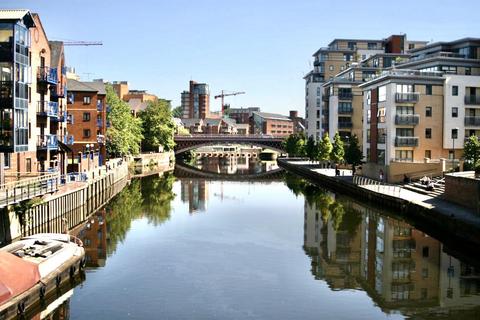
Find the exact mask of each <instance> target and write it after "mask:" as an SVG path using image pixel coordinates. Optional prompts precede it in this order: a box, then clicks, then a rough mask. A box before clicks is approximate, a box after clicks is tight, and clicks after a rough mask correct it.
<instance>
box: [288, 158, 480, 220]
mask: <svg viewBox="0 0 480 320" xmlns="http://www.w3.org/2000/svg"><path fill="white" fill-rule="evenodd" d="M288 163H289V164H293V165H301V166H304V167H311V168H310V170H312V171H314V172H317V173H319V174H323V175H326V176H329V177H334V178H337V179H339V180H343V181H346V182H349V183H352V184H353V177H352V172H351V170H343V169H342V170H340V176H339V177H335V169H322V168H318V165H317V164H314V163H311V162H309V161H289V162H288ZM358 186H359V187H361V188H365V189H369V190H372V191H375V192H378V193H381V194H386V195H389V196H393V197H396V198H400V199H404V200H407V201H409V202H412V203H415V204H418V205H420V206H422V207H425V208H428V209H435V210H436V211H437V212H440V213H442V214H444V215H447V216H449V217H452V218H455V219H458V220H463V221H465V222H468V223H470V224H474V225H476V226H477V227H479V228H480V216H479V215H477V214H475V212H474V211H473V210H471V209H468V208H465V207H462V206H459V205H457V204H455V203H452V202H450V201H447V200H444V199H441V198H439V197H432V196H428V195H425V194H421V193H418V192H414V191H411V190H407V189H405V188H402V187H401V186H400V185H377V184H364V185H358Z"/></svg>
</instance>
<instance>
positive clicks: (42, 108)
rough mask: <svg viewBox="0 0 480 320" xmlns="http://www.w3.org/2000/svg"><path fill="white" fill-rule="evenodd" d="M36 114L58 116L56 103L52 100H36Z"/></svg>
mask: <svg viewBox="0 0 480 320" xmlns="http://www.w3.org/2000/svg"><path fill="white" fill-rule="evenodd" d="M37 115H39V116H46V117H58V103H57V102H54V101H38V104H37Z"/></svg>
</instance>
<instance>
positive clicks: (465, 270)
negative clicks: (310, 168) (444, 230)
mask: <svg viewBox="0 0 480 320" xmlns="http://www.w3.org/2000/svg"><path fill="white" fill-rule="evenodd" d="M318 198H319V196H316V200H314V201H312V199H311V198H310V199H309V197H308V196H306V200H305V225H304V249H305V252H306V253H307V254H308V255H309V256H310V257H311V259H312V274H313V275H314V276H315V278H316V279H322V280H325V281H326V282H327V283H328V285H329V287H330V288H331V289H332V290H344V289H362V290H365V291H366V292H367V293H368V294H369V295H370V297H371V298H372V299H373V300H374V301H375V302H376V303H377V304H378V305H379V306H380V307H381V308H382V310H384V311H385V312H395V311H399V312H401V313H402V314H405V315H407V314H421V313H429V314H431V313H437V312H443V313H455V312H457V311H458V310H462V309H468V308H475V307H476V308H478V306H479V305H480V272H479V270H478V269H475V268H474V267H472V266H469V265H467V264H465V263H463V262H462V261H459V260H458V259H456V258H454V257H452V256H450V255H448V254H446V253H445V252H444V250H443V245H442V244H441V243H440V242H439V241H437V240H436V239H433V238H431V237H429V236H428V235H427V234H425V233H423V232H421V231H419V230H416V229H415V228H413V227H412V226H410V225H409V224H407V223H405V222H402V221H399V220H396V219H394V218H390V217H387V216H385V215H382V214H381V213H380V212H378V211H375V210H373V209H370V208H367V207H364V206H362V205H360V204H358V203H356V202H353V201H350V200H345V201H342V200H340V199H335V195H334V194H329V193H328V192H325V193H324V195H323V199H321V200H320V201H318ZM328 198H330V199H328ZM325 199H328V200H325ZM339 206H341V207H342V208H341V209H339ZM335 210H336V211H339V210H340V211H341V212H343V213H342V217H341V219H338V217H337V218H336V217H335V214H334V211H335ZM338 220H340V221H338Z"/></svg>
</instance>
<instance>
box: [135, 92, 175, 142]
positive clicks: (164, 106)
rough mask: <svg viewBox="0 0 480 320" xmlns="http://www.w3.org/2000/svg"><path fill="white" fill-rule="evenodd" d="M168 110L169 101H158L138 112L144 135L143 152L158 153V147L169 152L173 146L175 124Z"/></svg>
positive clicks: (150, 103)
mask: <svg viewBox="0 0 480 320" xmlns="http://www.w3.org/2000/svg"><path fill="white" fill-rule="evenodd" d="M170 108H171V106H170V101H168V100H164V99H158V100H157V101H151V102H149V103H148V106H147V107H146V108H145V110H144V111H142V112H140V119H142V126H143V135H144V140H143V142H142V149H143V150H144V151H158V148H159V147H160V146H162V147H163V148H164V150H166V151H169V150H172V149H173V147H174V146H175V142H174V140H173V134H174V132H175V124H174V123H173V118H172V112H171V111H170Z"/></svg>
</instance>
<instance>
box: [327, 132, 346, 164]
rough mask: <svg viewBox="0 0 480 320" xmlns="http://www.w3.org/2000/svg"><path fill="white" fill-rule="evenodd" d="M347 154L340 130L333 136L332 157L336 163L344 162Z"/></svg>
mask: <svg viewBox="0 0 480 320" xmlns="http://www.w3.org/2000/svg"><path fill="white" fill-rule="evenodd" d="M344 156H345V150H344V149H343V141H342V139H341V138H340V135H339V134H338V132H336V133H335V136H334V137H333V146H332V152H331V153H330V159H331V160H332V161H333V162H335V163H340V162H343V159H344Z"/></svg>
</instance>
